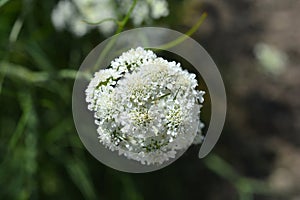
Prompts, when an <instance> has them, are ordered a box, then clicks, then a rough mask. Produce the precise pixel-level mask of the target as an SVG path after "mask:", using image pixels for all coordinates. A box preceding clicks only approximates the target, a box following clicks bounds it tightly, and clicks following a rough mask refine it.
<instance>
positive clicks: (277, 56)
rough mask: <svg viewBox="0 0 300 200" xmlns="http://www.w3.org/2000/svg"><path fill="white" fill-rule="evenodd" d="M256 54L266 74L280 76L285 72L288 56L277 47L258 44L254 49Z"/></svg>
mask: <svg viewBox="0 0 300 200" xmlns="http://www.w3.org/2000/svg"><path fill="white" fill-rule="evenodd" d="M254 54H255V57H256V59H257V61H258V62H259V64H260V65H261V67H262V68H263V70H264V71H265V72H268V73H270V74H272V75H279V74H281V73H283V72H284V70H285V69H286V65H287V62H288V56H287V54H286V53H285V52H284V51H282V50H280V49H278V48H276V47H275V46H272V45H269V44H266V43H258V44H256V45H255V47H254Z"/></svg>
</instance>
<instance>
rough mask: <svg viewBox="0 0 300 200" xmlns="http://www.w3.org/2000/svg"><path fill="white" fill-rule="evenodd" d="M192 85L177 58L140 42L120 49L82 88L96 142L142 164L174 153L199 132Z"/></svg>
mask: <svg viewBox="0 0 300 200" xmlns="http://www.w3.org/2000/svg"><path fill="white" fill-rule="evenodd" d="M197 85H198V83H197V80H196V75H195V74H191V73H189V72H188V71H186V70H183V69H182V68H181V66H180V63H176V62H169V61H167V60H165V59H163V58H161V57H157V56H156V54H154V53H153V52H152V51H150V50H144V49H143V48H141V47H138V48H136V49H131V50H129V51H127V52H124V53H123V54H122V55H121V56H120V57H118V58H116V59H115V60H114V61H112V62H111V65H110V67H109V68H107V69H103V70H100V71H98V72H96V73H95V75H94V77H93V78H92V80H91V81H90V83H89V85H88V88H87V89H86V91H85V92H86V101H87V103H88V109H89V110H91V111H93V112H94V117H95V123H96V124H97V126H98V128H97V132H98V134H99V140H100V142H101V143H102V144H103V145H105V146H106V147H107V148H109V149H110V150H112V151H118V152H119V155H124V156H126V157H127V158H128V159H133V160H136V161H139V162H141V163H142V164H148V165H150V164H162V163H163V162H165V161H167V160H169V159H170V158H174V157H175V155H176V153H177V152H178V151H179V150H184V149H186V148H188V147H189V146H190V145H191V144H192V143H193V141H195V140H197V139H195V138H199V137H201V128H202V127H203V124H202V123H201V121H200V108H201V106H202V105H201V104H202V103H203V101H204V99H203V95H204V91H198V90H196V86H197ZM197 134H198V135H197ZM198 140H199V139H198Z"/></svg>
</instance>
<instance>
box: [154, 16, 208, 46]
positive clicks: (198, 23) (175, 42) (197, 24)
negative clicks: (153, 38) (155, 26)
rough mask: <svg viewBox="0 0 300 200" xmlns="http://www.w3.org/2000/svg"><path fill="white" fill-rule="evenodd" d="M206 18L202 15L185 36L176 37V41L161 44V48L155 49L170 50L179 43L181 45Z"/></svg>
mask: <svg viewBox="0 0 300 200" xmlns="http://www.w3.org/2000/svg"><path fill="white" fill-rule="evenodd" d="M206 17H207V13H206V12H205V13H203V14H202V15H201V17H200V18H199V20H198V21H197V23H196V24H195V25H194V26H193V27H192V28H191V29H190V30H188V32H186V33H185V35H183V36H180V37H178V38H177V39H176V40H173V41H171V42H169V43H167V44H163V45H161V46H158V47H157V49H164V50H166V49H170V48H172V47H174V46H176V45H178V44H180V43H182V42H183V41H185V40H186V39H188V38H189V37H190V36H191V35H193V34H194V33H195V32H196V31H197V30H198V28H199V27H200V26H201V24H202V23H203V22H204V20H205V19H206Z"/></svg>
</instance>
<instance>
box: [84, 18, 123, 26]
mask: <svg viewBox="0 0 300 200" xmlns="http://www.w3.org/2000/svg"><path fill="white" fill-rule="evenodd" d="M82 21H84V22H85V23H87V24H90V25H100V24H102V23H104V22H108V21H112V22H114V23H116V24H117V25H119V24H120V22H119V21H118V20H117V19H115V18H105V19H102V20H100V21H98V22H89V21H87V20H85V19H84V20H82Z"/></svg>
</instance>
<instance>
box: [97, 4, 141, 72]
mask: <svg viewBox="0 0 300 200" xmlns="http://www.w3.org/2000/svg"><path fill="white" fill-rule="evenodd" d="M137 1H138V0H134V1H133V3H132V5H131V7H130V9H129V11H128V12H127V14H126V15H125V17H124V19H123V20H122V21H120V22H119V23H118V29H117V31H116V33H115V34H119V33H121V32H122V31H123V29H124V27H125V25H126V24H127V22H128V20H129V17H130V16H131V14H132V12H133V9H134V8H135V6H136V4H137ZM116 40H117V37H116V36H114V37H113V38H112V39H111V40H110V41H109V42H108V44H107V45H106V46H105V47H104V49H103V51H102V52H101V54H100V55H99V58H98V59H97V61H96V63H95V65H94V68H93V70H95V69H96V68H97V67H99V65H100V64H101V63H102V61H103V59H104V58H105V56H106V55H107V54H108V52H109V51H110V49H111V48H112V47H113V45H114V44H115V42H116Z"/></svg>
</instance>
